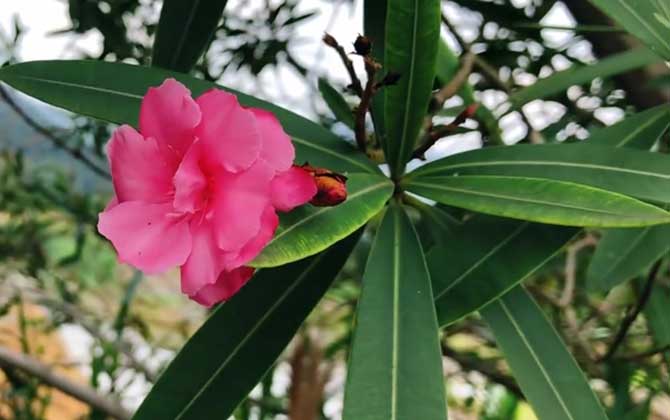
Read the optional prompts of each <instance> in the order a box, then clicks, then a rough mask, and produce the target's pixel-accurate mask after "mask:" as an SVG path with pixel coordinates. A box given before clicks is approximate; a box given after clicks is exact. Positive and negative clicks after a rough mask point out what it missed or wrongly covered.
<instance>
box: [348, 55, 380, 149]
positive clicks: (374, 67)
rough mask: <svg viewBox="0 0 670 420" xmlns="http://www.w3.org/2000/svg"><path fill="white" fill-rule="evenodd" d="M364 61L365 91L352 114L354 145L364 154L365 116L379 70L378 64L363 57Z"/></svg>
mask: <svg viewBox="0 0 670 420" xmlns="http://www.w3.org/2000/svg"><path fill="white" fill-rule="evenodd" d="M363 59H364V60H365V72H366V73H367V75H368V80H367V82H366V83H365V90H364V91H363V94H362V96H361V103H360V104H358V108H356V112H355V114H354V133H355V134H356V144H357V145H358V148H359V149H360V150H361V151H362V152H364V153H365V151H366V149H367V140H368V139H367V133H366V131H365V116H366V115H367V112H368V109H369V108H370V103H371V102H372V97H373V96H374V94H375V92H376V90H377V88H376V86H377V85H376V83H375V75H376V74H377V71H378V70H379V67H380V66H379V64H378V63H377V62H376V61H374V59H372V57H370V56H365V57H363Z"/></svg>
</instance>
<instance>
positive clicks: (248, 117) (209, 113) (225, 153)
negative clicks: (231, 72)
mask: <svg viewBox="0 0 670 420" xmlns="http://www.w3.org/2000/svg"><path fill="white" fill-rule="evenodd" d="M197 103H198V105H199V106H200V111H201V112H202V122H201V123H200V125H199V126H198V127H197V128H196V135H197V137H198V138H199V139H200V141H202V143H203V149H204V151H205V152H206V155H205V156H206V158H207V160H208V162H210V164H211V165H223V167H224V168H226V169H227V170H228V171H230V172H239V171H241V170H243V169H246V168H248V167H249V166H251V164H252V163H254V162H255V161H256V159H257V158H258V155H259V153H260V150H261V139H260V135H259V131H258V126H257V124H256V119H255V118H254V114H253V113H252V112H251V111H249V110H247V109H245V108H242V107H241V106H240V104H239V103H238V102H237V98H236V97H235V95H232V94H230V93H228V92H224V91H222V90H218V89H212V90H210V91H208V92H206V93H204V94H203V95H202V96H200V97H199V98H198V99H197Z"/></svg>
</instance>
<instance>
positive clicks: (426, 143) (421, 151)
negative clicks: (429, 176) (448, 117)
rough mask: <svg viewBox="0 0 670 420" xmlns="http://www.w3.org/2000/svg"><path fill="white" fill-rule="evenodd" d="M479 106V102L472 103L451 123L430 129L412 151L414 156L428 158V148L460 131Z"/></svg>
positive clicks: (415, 157)
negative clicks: (461, 126) (460, 127)
mask: <svg viewBox="0 0 670 420" xmlns="http://www.w3.org/2000/svg"><path fill="white" fill-rule="evenodd" d="M477 107H478V105H477V104H472V105H470V106H468V107H467V108H465V110H464V111H463V112H461V113H460V114H458V116H457V117H456V118H455V119H454V121H452V122H451V123H450V124H447V125H438V126H437V127H435V128H433V129H432V130H430V131H428V133H426V135H425V136H424V139H423V141H422V142H421V145H420V146H419V147H417V148H416V150H414V153H412V158H413V159H422V160H424V159H426V156H425V154H426V152H427V151H428V149H430V148H431V147H433V145H435V143H437V141H438V140H439V139H441V138H442V137H445V136H448V135H449V134H453V133H455V132H456V131H458V128H459V126H460V125H461V124H463V123H464V122H465V120H466V119H468V118H470V117H472V116H473V115H474V114H475V112H476V111H477Z"/></svg>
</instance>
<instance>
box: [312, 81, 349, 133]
mask: <svg viewBox="0 0 670 420" xmlns="http://www.w3.org/2000/svg"><path fill="white" fill-rule="evenodd" d="M319 92H321V96H322V97H323V100H324V101H326V104H327V105H328V108H330V111H331V112H332V113H333V115H335V118H337V120H338V121H340V122H343V123H344V124H346V125H347V126H348V127H349V128H351V129H353V128H354V114H353V113H352V111H351V107H350V106H349V104H348V103H347V101H346V100H345V99H344V97H343V96H342V95H341V94H340V92H338V91H337V90H336V89H335V88H334V87H332V86H331V85H330V83H328V81H327V80H326V79H324V78H322V77H320V78H319Z"/></svg>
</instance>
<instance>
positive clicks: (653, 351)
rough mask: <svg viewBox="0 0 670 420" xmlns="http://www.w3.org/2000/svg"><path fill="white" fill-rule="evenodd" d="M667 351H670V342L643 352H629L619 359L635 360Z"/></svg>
mask: <svg viewBox="0 0 670 420" xmlns="http://www.w3.org/2000/svg"><path fill="white" fill-rule="evenodd" d="M667 351H670V344H668V345H665V346H663V347H659V348H655V349H651V350H647V351H644V352H642V353H637V354H627V355H624V356H620V357H617V359H619V360H628V361H635V360H641V359H646V358H647V357H651V356H656V355H657V354H660V353H665V352H667Z"/></svg>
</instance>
